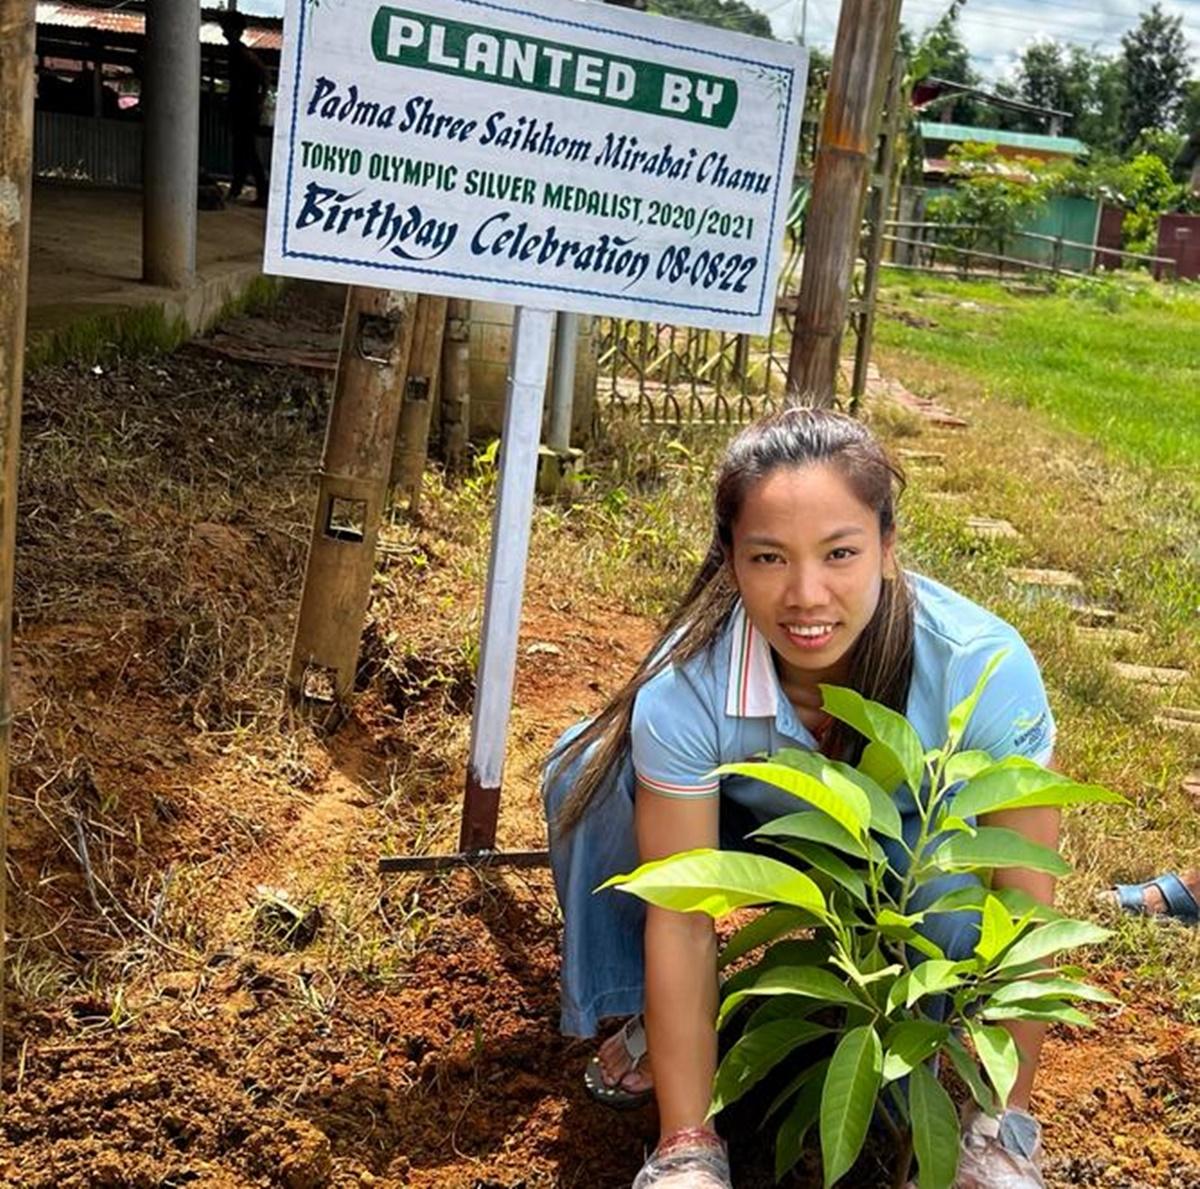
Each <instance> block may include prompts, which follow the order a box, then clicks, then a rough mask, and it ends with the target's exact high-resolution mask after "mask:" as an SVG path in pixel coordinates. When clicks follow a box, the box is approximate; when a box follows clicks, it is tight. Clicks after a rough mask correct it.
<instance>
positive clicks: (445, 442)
mask: <svg viewBox="0 0 1200 1189" xmlns="http://www.w3.org/2000/svg"><path fill="white" fill-rule="evenodd" d="M470 318H471V303H470V302H469V301H463V300H462V298H457V297H452V298H451V299H450V300H449V302H447V304H446V332H445V335H444V337H443V339H442V387H441V402H440V404H441V439H442V459H443V461H444V462H445V465H446V472H447V474H450V475H461V474H462V472H463V471H464V470H466V466H467V439H468V437H469V436H470V428H471V426H470V420H471V353H470V339H471V332H470Z"/></svg>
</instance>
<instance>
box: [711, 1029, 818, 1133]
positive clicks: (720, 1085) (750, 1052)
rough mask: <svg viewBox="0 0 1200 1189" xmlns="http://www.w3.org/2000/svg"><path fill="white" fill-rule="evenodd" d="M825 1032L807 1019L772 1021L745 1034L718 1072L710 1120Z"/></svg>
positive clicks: (726, 1056) (726, 1055)
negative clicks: (799, 1049) (786, 1059)
mask: <svg viewBox="0 0 1200 1189" xmlns="http://www.w3.org/2000/svg"><path fill="white" fill-rule="evenodd" d="M828 1031H829V1029H828V1028H824V1027H822V1026H821V1025H820V1024H814V1023H812V1022H811V1021H810V1020H775V1021H773V1022H771V1023H769V1024H763V1025H762V1026H761V1027H759V1028H755V1029H754V1030H753V1031H752V1032H744V1033H743V1034H742V1035H741V1036H740V1037H738V1039H737V1041H736V1043H735V1044H734V1045H733V1047H732V1048H731V1049H730V1050H729V1052H728V1053H726V1054H725V1059H724V1060H723V1061H722V1062H721V1065H720V1068H719V1069H718V1070H717V1076H716V1080H715V1082H714V1084H713V1096H712V1103H711V1105H710V1106H709V1108H708V1113H709V1117H711V1116H713V1115H715V1114H718V1113H719V1112H720V1111H723V1110H724V1109H725V1108H726V1107H727V1106H729V1104H730V1103H733V1102H737V1100H738V1099H739V1098H741V1097H742V1095H743V1094H745V1093H746V1092H747V1091H748V1090H750V1089H751V1088H752V1087H754V1086H755V1085H757V1084H758V1083H759V1082H760V1081H762V1079H763V1078H764V1077H766V1075H767V1074H768V1073H770V1072H771V1070H772V1069H774V1068H775V1066H776V1065H778V1064H779V1063H780V1062H781V1061H782V1060H784V1059H785V1058H786V1057H788V1056H789V1055H790V1054H791V1053H794V1052H795V1051H796V1050H797V1049H798V1048H800V1047H801V1046H803V1045H806V1044H808V1043H809V1041H812V1040H816V1038H817V1037H818V1036H824V1035H825V1034H826V1033H827V1032H828Z"/></svg>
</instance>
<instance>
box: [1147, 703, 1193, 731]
mask: <svg viewBox="0 0 1200 1189" xmlns="http://www.w3.org/2000/svg"><path fill="white" fill-rule="evenodd" d="M1154 722H1155V724H1156V725H1158V726H1160V727H1166V728H1167V730H1169V731H1195V732H1197V733H1200V710H1193V709H1189V708H1186V707H1183V706H1175V707H1172V708H1171V709H1170V710H1164V711H1163V712H1162V713H1161V714H1156V715H1155V716H1154Z"/></svg>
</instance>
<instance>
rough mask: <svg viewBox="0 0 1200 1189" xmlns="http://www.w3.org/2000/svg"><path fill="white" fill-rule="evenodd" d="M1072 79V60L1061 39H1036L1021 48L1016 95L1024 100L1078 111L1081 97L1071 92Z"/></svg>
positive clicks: (1041, 105)
mask: <svg viewBox="0 0 1200 1189" xmlns="http://www.w3.org/2000/svg"><path fill="white" fill-rule="evenodd" d="M1073 81H1074V80H1073V79H1072V78H1071V73H1070V63H1069V61H1068V58H1067V55H1066V53H1065V52H1064V49H1063V46H1062V45H1061V44H1060V43H1059V42H1057V41H1054V40H1052V39H1048V40H1038V41H1033V42H1031V43H1030V44H1029V45H1027V46H1026V47H1025V49H1024V50H1023V51H1022V53H1021V57H1020V60H1019V61H1018V63H1017V97H1018V98H1019V99H1020V100H1021V101H1022V102H1024V103H1030V104H1032V105H1033V106H1034V107H1050V108H1054V109H1055V110H1056V111H1069V112H1071V113H1072V114H1075V113H1076V112H1077V111H1078V110H1079V99H1080V96H1078V95H1075V94H1072V93H1071V92H1072V91H1073V89H1074V88H1073V87H1072V85H1071V84H1072V82H1073Z"/></svg>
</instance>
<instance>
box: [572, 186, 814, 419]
mask: <svg viewBox="0 0 1200 1189" xmlns="http://www.w3.org/2000/svg"><path fill="white" fill-rule="evenodd" d="M809 192H810V191H809V186H808V185H807V183H805V184H801V185H800V186H798V187H797V188H796V190H795V192H794V193H793V195H792V199H791V203H790V205H789V208H788V216H787V235H786V240H785V246H784V260H783V264H782V267H781V268H780V273H779V278H778V282H777V286H776V302H775V311H774V318H773V320H772V324H771V330H770V333H769V334H767V335H748V334H732V333H727V332H722V331H716V330H698V329H695V328H693V327H685V326H673V325H671V324H669V323H665V322H636V321H634V320H632V319H622V318H599V319H597V353H598V366H597V376H596V405H595V409H596V417H597V418H599V419H600V420H605V419H613V418H636V420H638V421H640V422H641V423H643V424H647V425H655V424H672V425H701V424H710V425H712V424H730V425H736V424H743V423H745V422H749V421H753V420H754V419H755V418H756V417H759V416H761V415H762V414H763V413H767V412H770V411H771V410H772V409H774V408H776V407H777V406H778V405H779V403H780V400H781V398H782V395H783V390H784V383H785V381H786V378H787V367H788V352H789V350H790V347H791V341H792V321H793V310H794V304H795V299H794V294H795V292H796V290H797V288H798V287H799V284H800V260H801V250H802V242H803V228H804V215H805V212H806V210H807V207H808V198H809Z"/></svg>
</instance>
